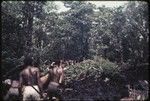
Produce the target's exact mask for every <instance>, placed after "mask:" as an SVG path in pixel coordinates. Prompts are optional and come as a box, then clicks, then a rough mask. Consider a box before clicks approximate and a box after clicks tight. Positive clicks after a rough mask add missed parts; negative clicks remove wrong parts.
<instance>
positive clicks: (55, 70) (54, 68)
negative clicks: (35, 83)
mask: <svg viewBox="0 0 150 101" xmlns="http://www.w3.org/2000/svg"><path fill="white" fill-rule="evenodd" d="M59 64H60V63H59ZM59 64H58V63H53V65H51V66H50V69H49V74H50V82H49V85H48V96H49V97H50V99H52V98H53V97H56V98H59V100H61V99H62V97H61V94H60V90H59V87H60V85H61V84H62V83H63V79H64V70H63V67H64V65H63V64H61V65H59Z"/></svg>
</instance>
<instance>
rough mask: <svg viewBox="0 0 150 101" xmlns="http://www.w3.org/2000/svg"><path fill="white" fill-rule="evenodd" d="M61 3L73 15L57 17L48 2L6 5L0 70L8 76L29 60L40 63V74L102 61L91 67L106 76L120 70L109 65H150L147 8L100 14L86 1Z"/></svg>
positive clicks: (132, 7) (142, 5) (101, 11)
mask: <svg viewBox="0 0 150 101" xmlns="http://www.w3.org/2000/svg"><path fill="white" fill-rule="evenodd" d="M63 3H64V5H65V6H66V7H67V8H70V9H69V10H68V11H65V12H61V13H57V12H55V11H56V10H57V6H56V5H55V3H54V2H50V1H45V2H42V1H39V2H38V1H14V2H13V1H3V2H2V59H3V61H4V62H2V64H3V63H4V64H5V65H3V67H4V68H5V70H7V69H8V68H9V69H10V68H13V67H16V66H17V65H18V64H21V63H18V62H17V61H18V59H20V58H21V57H23V56H26V55H27V54H31V55H32V56H33V57H34V59H35V60H38V61H39V62H38V63H39V65H40V67H41V68H42V67H43V65H44V64H45V61H48V62H51V61H55V60H60V59H64V60H69V59H72V60H77V61H82V60H84V59H91V58H93V57H94V56H99V57H102V58H103V59H104V61H103V59H102V61H100V62H96V63H91V62H89V63H90V64H89V65H91V68H92V66H93V67H94V68H99V69H100V70H102V71H105V72H108V73H109V72H111V69H113V70H115V68H117V67H115V66H114V64H113V63H111V62H114V63H123V62H125V63H129V64H137V63H139V64H140V63H146V62H148V57H149V51H148V48H149V46H148V43H149V37H148V36H149V30H148V27H149V26H148V6H147V3H146V2H140V1H139V2H134V1H133V2H129V3H127V5H126V6H122V7H117V8H107V7H104V6H102V7H98V8H97V7H96V6H95V5H93V4H90V3H87V2H86V1H63ZM107 59H108V60H107ZM6 61H7V62H6ZM12 61H13V62H12ZM91 61H92V60H91ZM109 61H111V62H109ZM94 62H95V60H94ZM103 62H104V64H103ZM8 64H9V65H8ZM11 65H13V66H11ZM14 65H15V66H14ZM80 65H81V67H80V69H81V70H82V69H85V68H88V67H89V66H88V65H87V66H86V65H85V64H84V63H83V64H82V63H81V64H80ZM82 65H83V66H82ZM100 67H103V68H102V69H101V68H100ZM43 68H44V67H43ZM113 70H112V72H116V71H113ZM75 72H76V73H78V71H75Z"/></svg>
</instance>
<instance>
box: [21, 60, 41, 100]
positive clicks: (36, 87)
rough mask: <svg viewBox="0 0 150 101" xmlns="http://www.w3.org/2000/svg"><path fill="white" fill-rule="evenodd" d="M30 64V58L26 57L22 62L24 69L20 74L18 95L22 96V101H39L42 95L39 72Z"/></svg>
mask: <svg viewBox="0 0 150 101" xmlns="http://www.w3.org/2000/svg"><path fill="white" fill-rule="evenodd" d="M32 64H33V60H32V58H30V57H27V58H26V59H25V60H24V69H23V70H22V71H21V73H20V93H21V94H22V96H23V101H26V100H40V97H41V96H40V95H41V94H42V86H41V82H40V72H39V69H38V68H37V67H34V66H33V65H32Z"/></svg>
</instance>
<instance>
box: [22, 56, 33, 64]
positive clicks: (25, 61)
mask: <svg viewBox="0 0 150 101" xmlns="http://www.w3.org/2000/svg"><path fill="white" fill-rule="evenodd" d="M23 62H24V65H26V66H29V65H30V66H32V65H33V59H32V58H31V57H26V58H25V59H24V61H23Z"/></svg>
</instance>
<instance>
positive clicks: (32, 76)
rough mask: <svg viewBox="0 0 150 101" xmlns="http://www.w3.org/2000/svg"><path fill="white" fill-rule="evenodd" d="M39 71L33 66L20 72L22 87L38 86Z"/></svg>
mask: <svg viewBox="0 0 150 101" xmlns="http://www.w3.org/2000/svg"><path fill="white" fill-rule="evenodd" d="M38 73H39V69H38V68H36V67H33V66H28V67H27V68H25V69H24V70H23V71H22V72H21V76H22V81H23V82H22V83H23V85H38Z"/></svg>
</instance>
